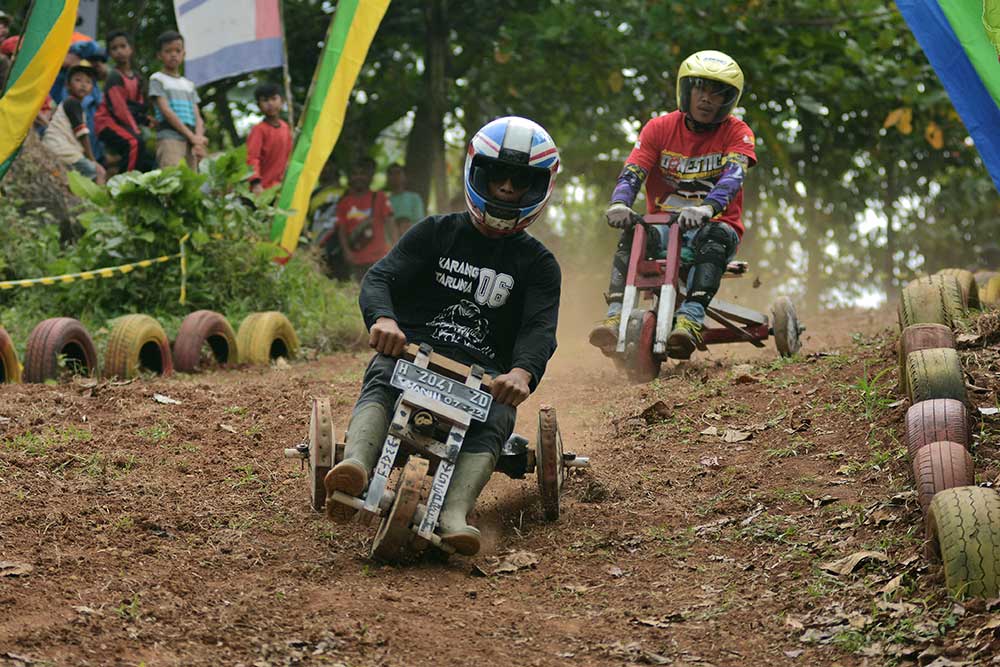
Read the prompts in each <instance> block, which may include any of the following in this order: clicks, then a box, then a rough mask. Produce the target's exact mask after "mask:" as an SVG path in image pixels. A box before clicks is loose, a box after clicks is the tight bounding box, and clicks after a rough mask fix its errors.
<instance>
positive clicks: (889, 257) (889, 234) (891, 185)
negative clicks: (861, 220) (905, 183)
mask: <svg viewBox="0 0 1000 667" xmlns="http://www.w3.org/2000/svg"><path fill="white" fill-rule="evenodd" d="M885 169H886V174H885V176H886V187H885V191H884V192H883V196H882V207H883V209H884V210H885V256H884V257H883V260H882V273H883V276H882V290H883V291H884V292H885V300H886V303H891V302H892V301H893V300H894V299H895V296H896V295H895V290H896V230H895V228H894V226H893V222H894V220H895V218H896V216H895V214H894V212H893V204H895V203H896V199H898V193H897V189H898V183H897V173H896V169H897V167H896V163H895V162H892V161H891V160H890V161H888V163H887V164H886V166H885Z"/></svg>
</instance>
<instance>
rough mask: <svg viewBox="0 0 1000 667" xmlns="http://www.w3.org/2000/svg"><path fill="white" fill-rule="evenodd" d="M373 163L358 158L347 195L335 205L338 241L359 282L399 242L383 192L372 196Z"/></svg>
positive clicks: (371, 160)
mask: <svg viewBox="0 0 1000 667" xmlns="http://www.w3.org/2000/svg"><path fill="white" fill-rule="evenodd" d="M374 175H375V160H373V159H371V158H367V157H366V158H361V159H360V160H358V161H357V162H355V163H354V165H353V166H352V167H351V172H350V176H349V177H348V179H347V192H345V193H344V196H343V197H341V198H340V201H338V202H337V226H336V232H337V238H338V239H339V241H340V244H341V247H342V248H343V249H344V255H345V258H346V259H347V264H348V265H349V266H350V270H351V274H352V275H353V276H354V277H355V278H357V279H358V280H360V279H361V278H362V277H363V276H364V275H365V273H366V272H367V271H368V269H369V267H371V265H372V264H374V263H375V262H377V261H379V260H380V259H382V258H383V257H385V256H386V254H387V253H388V252H389V248H391V247H392V244H393V243H394V242H395V239H397V238H398V235H397V234H396V225H395V223H394V222H393V219H392V206H390V204H389V198H388V197H386V195H385V193H384V192H372V189H371V184H372V177H373V176H374Z"/></svg>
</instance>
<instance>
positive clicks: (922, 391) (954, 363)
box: [906, 347, 966, 403]
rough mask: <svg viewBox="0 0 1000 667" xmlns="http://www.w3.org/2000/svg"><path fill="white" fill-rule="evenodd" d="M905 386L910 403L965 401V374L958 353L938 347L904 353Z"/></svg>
mask: <svg viewBox="0 0 1000 667" xmlns="http://www.w3.org/2000/svg"><path fill="white" fill-rule="evenodd" d="M906 386H907V387H908V388H909V394H910V403H919V402H920V401H929V400H931V399H932V398H953V399H955V400H956V401H961V402H963V403H965V399H966V394H965V374H964V373H963V372H962V363H961V361H959V358H958V352H956V351H955V350H952V349H950V348H945V347H938V348H935V349H933V350H918V351H917V352H910V353H909V354H908V355H906Z"/></svg>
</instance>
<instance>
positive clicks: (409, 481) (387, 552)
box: [371, 456, 428, 563]
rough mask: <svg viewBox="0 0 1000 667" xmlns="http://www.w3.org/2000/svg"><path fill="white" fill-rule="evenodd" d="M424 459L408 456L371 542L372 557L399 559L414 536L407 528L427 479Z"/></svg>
mask: <svg viewBox="0 0 1000 667" xmlns="http://www.w3.org/2000/svg"><path fill="white" fill-rule="evenodd" d="M427 467H428V461H427V459H422V458H419V457H416V456H411V457H410V460H409V461H407V462H406V466H404V467H403V472H402V473H401V474H400V478H399V484H398V485H397V486H396V497H395V499H394V500H393V501H392V508H391V509H390V510H389V514H388V515H386V517H385V518H384V519H382V523H381V524H379V527H378V532H377V533H375V541H374V542H372V552H371V554H372V558H377V559H378V560H382V561H386V562H389V563H394V562H398V561H399V560H401V559H402V558H403V557H404V556H405V555H406V551H407V547H409V546H410V544H411V543H412V542H413V537H414V535H415V533H414V532H413V531H412V530H411V529H410V526H411V525H412V524H413V515H414V514H415V513H416V511H417V506H418V505H419V504H420V498H421V496H422V495H423V489H424V481H425V480H426V479H427Z"/></svg>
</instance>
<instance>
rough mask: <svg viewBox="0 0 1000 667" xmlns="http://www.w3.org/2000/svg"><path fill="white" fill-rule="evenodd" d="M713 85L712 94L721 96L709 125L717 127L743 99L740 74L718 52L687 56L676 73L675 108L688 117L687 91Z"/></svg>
mask: <svg viewBox="0 0 1000 667" xmlns="http://www.w3.org/2000/svg"><path fill="white" fill-rule="evenodd" d="M706 81H713V82H716V84H715V85H714V86H713V87H715V88H716V90H721V91H722V92H723V94H724V101H723V103H722V106H721V107H719V110H718V111H717V112H716V114H715V118H714V119H713V121H712V123H713V124H714V123H720V122H722V119H723V118H725V117H726V116H728V115H729V113H730V112H731V111H732V110H733V107H735V106H736V104H737V103H738V102H739V101H740V97H741V96H742V95H743V70H741V69H740V66H739V65H738V64H737V62H736V61H735V60H733V59H732V58H730V57H729V56H727V55H726V54H725V53H723V52H722V51H699V52H698V53H694V54H692V55H690V56H688V57H687V58H686V59H685V60H684V62H682V63H681V66H680V69H678V71H677V108H678V109H680V110H681V111H682V112H683V113H684V114H685V115H688V116H689V115H690V113H691V89H692V88H694V87H695V85H699V86H700V85H704V83H705V82H706Z"/></svg>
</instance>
